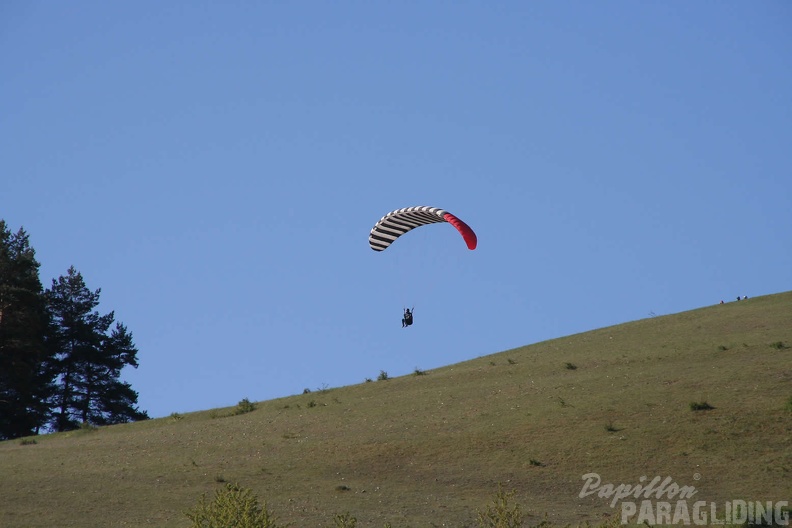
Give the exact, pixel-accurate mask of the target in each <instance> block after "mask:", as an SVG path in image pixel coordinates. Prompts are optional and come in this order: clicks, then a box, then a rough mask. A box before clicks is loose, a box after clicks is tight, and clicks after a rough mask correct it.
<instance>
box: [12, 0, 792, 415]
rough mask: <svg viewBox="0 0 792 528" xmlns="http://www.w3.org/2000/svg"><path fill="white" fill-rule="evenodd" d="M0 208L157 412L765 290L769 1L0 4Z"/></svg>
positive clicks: (782, 219)
mask: <svg viewBox="0 0 792 528" xmlns="http://www.w3.org/2000/svg"><path fill="white" fill-rule="evenodd" d="M411 205H431V206H437V207H442V208H444V209H446V210H448V211H450V212H452V213H454V214H456V215H457V216H459V217H460V218H461V219H463V220H464V221H466V222H467V223H468V224H470V226H471V227H472V228H473V229H474V230H475V231H476V232H477V234H478V238H479V247H478V249H477V250H475V251H469V250H468V249H467V248H466V247H465V244H464V242H463V241H462V239H461V237H459V235H458V234H457V233H456V231H454V229H453V228H452V227H451V226H449V225H447V224H446V225H433V226H428V227H426V228H423V229H422V230H416V231H414V232H412V233H410V234H408V235H407V236H405V237H404V238H403V239H400V240H399V241H397V242H396V243H395V244H394V245H393V246H391V248H389V249H388V250H387V251H385V252H383V253H375V252H374V251H372V250H371V249H370V248H369V246H368V233H369V230H370V229H371V227H372V226H373V224H374V223H375V222H376V221H377V220H378V219H379V218H380V217H381V216H382V215H384V214H385V213H387V212H389V211H391V210H393V209H397V208H400V207H406V206H411ZM0 218H3V219H5V220H6V221H7V222H8V224H9V226H10V228H11V229H12V230H16V229H18V228H19V227H24V228H25V229H26V230H27V231H28V233H29V234H30V236H31V243H32V245H33V247H34V248H35V249H36V251H37V256H38V259H39V261H40V262H41V279H42V282H43V283H44V285H45V286H49V285H50V284H51V281H52V279H54V278H57V277H58V276H60V275H62V274H65V273H66V270H67V269H68V267H69V266H71V265H74V266H75V267H76V268H77V270H78V271H80V272H81V273H82V274H83V277H84V278H85V280H86V283H87V285H88V287H89V288H91V289H96V288H101V290H102V293H101V304H100V306H99V311H100V312H101V313H107V312H109V311H111V310H114V311H115V314H116V318H117V320H119V321H121V322H123V323H124V324H126V325H127V327H128V328H129V330H130V331H131V332H132V333H133V336H134V340H135V343H136V345H137V346H138V349H139V355H138V359H139V361H140V368H139V369H137V370H131V369H129V370H125V372H124V376H125V379H127V380H129V381H130V382H131V383H132V386H133V388H135V389H136V390H137V391H138V392H139V394H140V400H139V403H140V407H141V408H142V409H145V410H147V411H148V412H149V413H150V415H151V416H153V417H159V416H167V415H169V414H170V413H172V412H188V411H193V410H201V409H208V408H213V407H219V406H228V405H235V404H236V403H237V402H238V401H239V400H240V399H242V398H245V397H247V398H250V399H251V400H265V399H271V398H275V397H280V396H286V395H290V394H296V393H300V392H302V391H303V389H304V388H310V389H311V390H316V389H318V388H322V387H338V386H343V385H349V384H355V383H360V382H363V381H364V379H365V378H367V377H368V378H376V377H377V375H378V374H379V372H380V371H381V370H385V371H386V372H388V373H389V374H390V375H391V376H398V375H404V374H409V373H411V372H413V370H414V369H415V368H416V367H418V368H421V369H424V370H431V369H432V368H435V367H439V366H442V365H448V364H451V363H456V362H459V361H463V360H467V359H470V358H474V357H478V356H482V355H486V354H490V353H495V352H499V351H502V350H506V349H509V348H513V347H518V346H522V345H525V344H529V343H534V342H537V341H541V340H545V339H549V338H554V337H561V336H564V335H569V334H572V333H577V332H581V331H585V330H589V329H593V328H599V327H603V326H607V325H611V324H617V323H621V322H626V321H630V320H635V319H641V318H645V317H648V316H649V314H650V312H651V313H655V314H658V315H661V314H666V313H672V312H678V311H683V310H688V309H692V308H697V307H700V306H705V305H710V304H716V303H718V302H719V301H720V300H721V299H723V300H726V301H732V300H734V299H736V297H737V296H738V295H749V296H756V295H762V294H769V293H777V292H781V291H787V290H789V289H792V243H791V242H792V236H790V234H791V232H792V3H790V2H788V1H761V2H744V1H696V2H629V1H619V2H613V1H602V2H587V1H568V2H551V1H537V2H522V1H519V2H313V1H309V2H264V1H262V2H201V1H198V2H194V1H189V2H187V1H172V2H154V1H143V2H89V1H82V2H36V1H17V2H3V3H2V5H0ZM404 305H408V306H412V305H414V306H415V309H416V310H415V311H416V323H415V325H414V326H413V327H412V328H409V329H407V330H403V329H402V328H401V324H400V318H401V312H402V308H403V306H404ZM560 359H563V358H560Z"/></svg>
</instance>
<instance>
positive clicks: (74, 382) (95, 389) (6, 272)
mask: <svg viewBox="0 0 792 528" xmlns="http://www.w3.org/2000/svg"><path fill="white" fill-rule="evenodd" d="M39 267H40V265H39V263H38V261H37V260H36V258H35V251H34V250H33V248H32V247H31V246H30V241H29V236H28V234H27V233H26V232H25V231H24V230H23V229H19V231H17V232H16V233H12V232H11V231H10V230H9V228H8V227H7V225H6V223H5V221H3V220H0V440H2V439H8V438H18V437H21V436H29V435H32V434H36V433H38V432H39V431H40V429H41V428H42V427H46V426H47V425H49V426H51V427H52V429H54V430H56V431H65V430H69V429H74V428H76V427H79V426H80V424H82V423H89V424H93V425H106V424H112V423H120V422H127V421H132V420H142V419H146V418H148V416H147V415H146V413H145V412H144V411H140V410H138V408H137V407H136V404H137V393H136V392H135V391H134V390H132V387H131V386H130V385H129V384H128V383H125V382H122V381H121V380H120V375H121V370H122V369H123V368H124V367H125V366H132V367H137V366H138V363H137V348H136V347H135V344H134V342H133V339H132V334H131V333H130V332H129V331H128V330H127V328H126V327H125V326H124V325H123V324H121V323H118V322H115V315H114V313H113V312H110V313H109V314H106V315H100V314H99V313H98V312H97V311H96V310H95V308H96V306H97V305H98V304H99V293H100V290H96V291H90V290H89V289H88V288H87V287H86V285H85V281H84V280H83V278H82V275H81V274H80V273H79V272H78V271H77V270H76V269H75V268H74V267H73V266H72V267H71V268H69V270H68V272H67V274H66V275H65V276H61V277H59V278H58V279H57V280H53V281H52V287H51V288H50V289H48V290H46V291H44V289H43V287H42V284H41V280H40V279H39ZM114 323H115V324H114Z"/></svg>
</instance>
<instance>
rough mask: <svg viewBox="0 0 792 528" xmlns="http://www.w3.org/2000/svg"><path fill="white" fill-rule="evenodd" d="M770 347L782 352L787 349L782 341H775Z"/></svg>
mask: <svg viewBox="0 0 792 528" xmlns="http://www.w3.org/2000/svg"><path fill="white" fill-rule="evenodd" d="M770 346H771V347H773V348H775V349H776V350H783V349H785V348H789V347H788V346H787V345H786V343H784V342H783V341H776V342H775V343H772V344H771V345H770Z"/></svg>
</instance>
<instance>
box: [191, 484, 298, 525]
mask: <svg viewBox="0 0 792 528" xmlns="http://www.w3.org/2000/svg"><path fill="white" fill-rule="evenodd" d="M185 515H186V516H187V518H188V519H190V521H191V522H192V525H191V526H192V527H193V528H286V527H287V526H290V525H288V524H278V523H277V520H276V519H275V515H274V514H273V513H272V512H271V511H269V509H267V503H266V502H265V503H264V504H263V505H259V502H258V498H257V497H256V496H255V495H254V494H253V492H252V491H250V490H249V489H246V488H242V487H240V486H239V485H238V484H226V486H225V488H223V489H220V490H217V492H216V493H215V497H214V500H212V501H209V500H207V498H206V494H204V495H203V496H202V497H201V500H200V501H198V505H197V506H196V507H195V508H193V509H192V510H190V511H187V512H185Z"/></svg>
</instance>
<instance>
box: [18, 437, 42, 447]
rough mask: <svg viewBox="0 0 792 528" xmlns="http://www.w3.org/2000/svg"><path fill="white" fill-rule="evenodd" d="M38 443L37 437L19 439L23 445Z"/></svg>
mask: <svg viewBox="0 0 792 528" xmlns="http://www.w3.org/2000/svg"><path fill="white" fill-rule="evenodd" d="M37 443H38V442H36V439H35V438H23V439H22V440H20V441H19V445H22V446H26V445H36V444H37Z"/></svg>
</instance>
